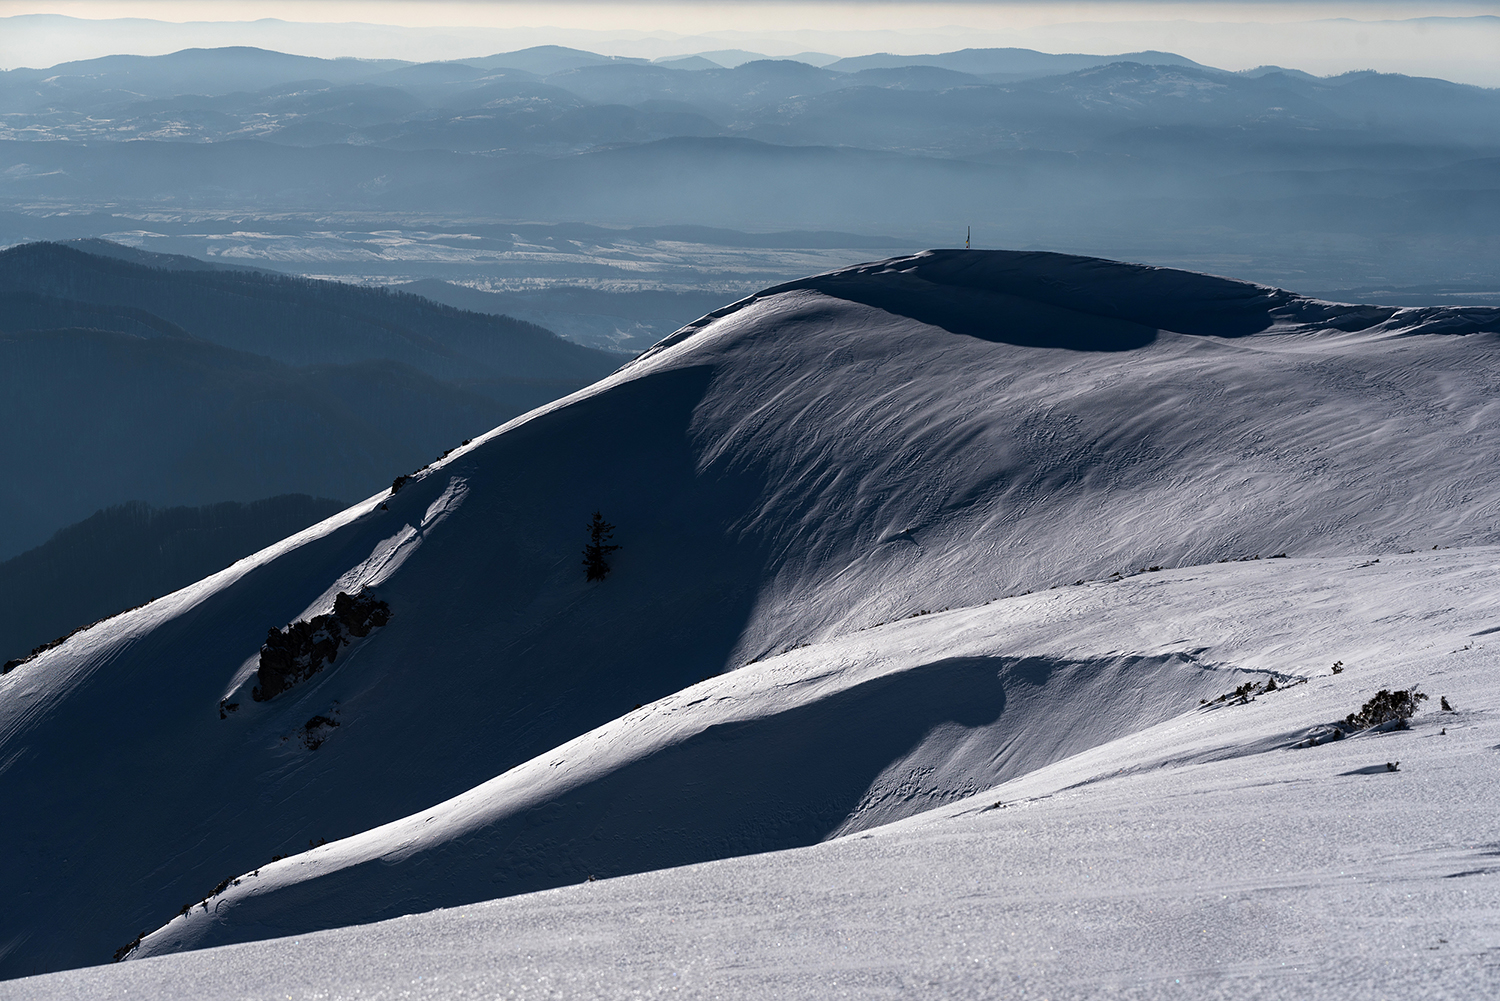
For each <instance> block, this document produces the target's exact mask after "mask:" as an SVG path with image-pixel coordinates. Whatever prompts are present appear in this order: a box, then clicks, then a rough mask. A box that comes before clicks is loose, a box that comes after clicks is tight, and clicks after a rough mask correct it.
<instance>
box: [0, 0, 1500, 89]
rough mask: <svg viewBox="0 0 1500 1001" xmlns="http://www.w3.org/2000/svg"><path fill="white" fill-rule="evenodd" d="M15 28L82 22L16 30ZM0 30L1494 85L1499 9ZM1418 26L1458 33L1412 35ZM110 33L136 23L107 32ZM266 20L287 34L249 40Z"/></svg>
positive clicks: (4, 1)
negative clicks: (1279, 73) (1190, 68)
mask: <svg viewBox="0 0 1500 1001" xmlns="http://www.w3.org/2000/svg"><path fill="white" fill-rule="evenodd" d="M28 14H64V15H68V16H69V17H71V18H83V19H89V20H81V21H78V20H73V21H58V20H57V19H36V18H27V17H20V18H16V15H28ZM1477 15H1491V17H1486V18H1485V19H1484V20H1482V21H1476V20H1474V18H1475V17H1476V16H1477ZM0 17H10V18H14V19H12V20H9V21H0V68H10V67H15V66H51V65H54V64H56V63H59V62H62V61H64V60H68V59H84V58H91V57H94V56H101V55H107V54H112V53H120V52H130V53H138V54H143V55H153V54H159V53H162V52H170V51H174V50H176V49H181V48H187V47H190V46H215V45H256V46H260V47H262V48H271V49H278V50H280V51H285V52H296V53H300V54H303V55H318V56H365V57H382V58H402V59H413V60H426V59H452V58H463V57H466V56H478V55H484V54H488V53H493V52H504V51H509V50H512V49H518V48H524V47H527V46H531V45H540V44H559V45H571V46H575V47H578V48H586V49H591V50H593V51H596V52H604V53H608V54H611V55H627V56H643V57H646V58H657V57H664V56H674V55H683V54H687V53H691V52H702V51H714V50H721V49H730V48H738V49H747V50H751V51H755V52H760V53H764V54H767V55H772V56H788V55H795V54H798V53H804V52H824V53H831V54H833V55H838V56H846V55H858V54H862V53H867V52H882V51H883V52H904V53H919V52H942V51H951V50H953V49H959V48H968V47H985V46H1008V45H1014V46H1020V47H1024V48H1033V49H1040V50H1042V51H1045V52H1089V53H1098V54H1114V53H1124V52H1134V51H1140V50H1143V49H1158V50H1165V51H1172V52H1178V53H1180V54H1182V55H1185V56H1188V57H1190V58H1193V59H1196V60H1198V61H1200V62H1204V63H1208V64H1210V65H1213V66H1219V67H1222V68H1224V69H1246V68H1249V67H1254V66H1259V65H1265V64H1276V65H1281V66H1290V67H1295V68H1298V69H1303V70H1307V71H1308V72H1312V73H1319V74H1331V73H1340V72H1345V71H1347V70H1353V69H1378V70H1382V71H1387V72H1400V73H1408V74H1413V75H1422V76H1442V77H1445V78H1447V79H1451V80H1459V81H1462V82H1467V83H1477V84H1482V85H1484V86H1490V87H1494V86H1500V0H1404V2H1396V0H1369V2H1357V3H1351V2H1347V0H1181V2H1171V0H1165V2H1163V0H1149V2H1138V0H1030V2H1017V0H811V2H786V0H773V2H750V0H665V2H656V3H642V2H629V0H615V2H609V0H603V2H601V0H555V2H552V3H538V2H534V0H0ZM1430 17H1449V18H1462V19H1465V20H1458V21H1419V20H1414V19H1418V18H1430ZM115 18H138V19H141V18H143V19H150V20H146V21H135V22H121V21H117V20H105V19H115ZM263 18H278V19H281V20H282V21H286V22H301V26H298V25H294V24H285V23H277V22H267V21H259V23H252V22H256V21H257V19H263ZM1337 19H1344V20H1337ZM167 22H173V23H167ZM309 22H317V23H309ZM351 22H360V25H358V26H356V25H352V24H351ZM1293 22H1300V23H1296V24H1293ZM378 26H385V27H378ZM391 26H404V27H391Z"/></svg>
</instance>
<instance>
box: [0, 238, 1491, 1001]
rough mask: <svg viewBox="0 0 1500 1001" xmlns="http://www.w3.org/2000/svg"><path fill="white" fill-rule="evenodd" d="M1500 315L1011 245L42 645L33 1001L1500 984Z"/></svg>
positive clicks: (663, 381) (798, 297)
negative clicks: (281, 638) (599, 532)
mask: <svg viewBox="0 0 1500 1001" xmlns="http://www.w3.org/2000/svg"><path fill="white" fill-rule="evenodd" d="M1497 334H1500V311H1496V310H1487V309H1478V308H1470V309H1441V308H1421V309H1400V310H1398V309H1394V308H1389V307H1372V306H1343V305H1337V304H1330V303H1323V302H1317V301H1312V300H1307V299H1302V298H1299V297H1297V296H1294V295H1292V294H1290V293H1286V292H1281V291H1278V290H1274V289H1269V288H1265V287H1262V286H1255V285H1248V284H1244V283H1240V282H1234V281H1230V280H1226V279H1219V278H1212V277H1208V276H1203V275H1196V274H1189V273H1185V272H1175V271H1167V270H1162V269H1151V268H1142V267H1136V266H1129V265H1121V264H1114V263H1111V262H1104V261H1097V260H1092V259H1086V258H1072V257H1065V256H1061V255H1053V254H1008V253H984V252H977V251H976V252H935V253H930V254H924V255H919V256H917V257H914V258H904V259H897V260H892V261H886V262H881V263H879V264H874V265H867V266H863V267H860V268H853V269H847V270H844V271H840V272H834V273H831V274H828V275H822V276H818V277H815V278H810V279H805V280H802V281H799V282H794V283H790V284H788V285H784V286H778V287H776V288H773V289H769V290H767V291H766V292H763V293H761V294H759V295H757V296H753V297H751V298H749V299H746V300H743V301H741V302H739V303H736V304H734V305H733V306H730V307H726V308H725V309H723V310H720V311H718V312H717V313H715V314H712V315H710V316H708V317H705V318H704V319H703V320H701V321H699V322H697V323H695V324H693V325H691V326H690V327H688V328H685V329H684V330H683V331H680V332H679V333H677V334H675V335H673V336H672V337H670V338H668V339H666V340H665V341H663V342H661V343H660V344H659V345H658V346H657V347H655V348H653V349H652V350H651V351H650V352H648V353H647V354H646V355H645V356H643V357H641V358H640V359H637V360H636V361H634V362H632V363H630V364H628V365H627V366H625V367H624V368H623V369H621V370H620V371H619V372H617V373H615V374H614V375H612V376H610V377H609V378H607V379H605V380H604V381H602V382H600V383H598V384H596V385H595V386H593V387H590V388H589V389H587V390H585V391H583V392H581V393H578V394H576V395H574V396H573V397H570V398H567V399H565V400H562V401H559V402H558V403H555V404H552V405H550V406H548V407H545V408H543V409H541V410H538V411H535V412H533V413H532V414H529V415H527V416H525V417H523V418H520V419H518V420H516V421H514V422H512V423H511V424H508V425H506V426H504V427H502V428H499V429H497V430H496V431H494V432H492V433H490V434H488V435H485V436H483V437H481V438H479V439H476V440H475V441H473V442H471V443H469V444H466V445H464V446H462V447H460V448H458V449H456V450H455V451H453V452H452V453H451V454H449V455H448V456H446V457H445V458H444V459H442V460H440V461H439V462H437V463H434V464H433V465H432V466H429V467H427V468H425V469H423V470H421V471H418V472H417V473H416V474H415V475H414V476H412V477H411V478H410V479H408V480H405V481H403V482H401V484H400V486H399V489H396V490H394V491H393V492H386V493H382V494H381V495H378V496H376V497H373V498H371V499H369V500H368V501H366V502H364V503H362V504H359V505H356V506H355V507H353V508H351V509H349V510H348V511H346V512H344V513H343V514H340V515H338V516H336V517H334V518H331V519H329V520H328V521H326V522H324V523H322V524H320V525H318V526H315V527H313V528H311V529H309V530H307V531H306V532H303V533H301V534H300V535H298V536H295V537H293V538H291V539H288V540H286V541H285V542H283V543H280V544H278V545H277V546H273V547H272V548H270V549H268V550H265V551H264V552H262V553H260V554H257V555H256V556H253V557H250V558H248V559H246V560H243V561H241V562H240V563H237V564H235V565H234V566H233V567H230V568H228V569H226V570H225V571H223V572H221V573H219V574H217V575H215V576H213V577H210V578H208V579H206V580H204V581H202V582H200V583H199V584H196V585H193V586H192V587H189V588H186V589H184V590H183V591H179V592H177V593H175V594H173V595H169V596H167V597H165V598H162V599H159V600H157V601H155V602H153V603H151V604H150V605H147V606H145V607H143V608H140V609H137V610H134V611H132V612H129V613H126V614H124V615H121V616H118V617H116V618H114V619H111V620H108V621H107V622H104V623H101V624H98V625H96V626H94V627H92V628H90V629H87V630H85V631H83V632H80V633H78V634H76V635H74V636H73V637H71V638H70V639H69V640H67V641H66V642H65V643H63V644H61V645H59V646H57V647H55V648H53V649H51V650H48V651H46V652H44V653H42V654H40V655H39V656H37V657H36V658H35V659H33V660H30V661H28V662H26V663H23V664H21V665H19V666H17V667H15V668H14V669H13V670H12V671H11V672H9V673H8V674H6V675H5V676H4V677H3V678H0V803H4V804H5V805H6V809H5V817H6V823H5V832H6V839H7V845H6V851H5V852H4V853H3V854H0V900H3V901H5V905H6V906H5V907H4V908H3V909H0V974H3V975H6V976H9V977H13V978H14V977H28V979H20V980H8V981H5V982H0V998H11V997H15V998H74V997H83V998H95V997H98V998H106V997H108V998H113V997H125V996H142V995H144V996H152V997H169V998H178V997H181V998H189V997H202V996H214V997H245V998H273V997H275V998H281V997H294V998H303V997H309V998H310V997H326V998H354V997H392V998H395V997H434V998H460V997H463V998H467V997H508V996H518V997H553V996H570V997H584V996H632V995H635V994H642V995H651V994H656V993H668V992H672V993H678V994H684V995H687V996H702V997H719V996H738V997H759V996H777V997H781V996H787V997H809V998H812V997H838V996H850V997H871V996H877V997H878V996H912V997H922V996H952V997H1023V996H1036V997H1054V998H1055V997H1081V996H1091V995H1106V994H1107V995H1112V996H1114V995H1118V996H1143V997H1157V996H1162V997H1166V996H1171V997H1193V998H1198V997H1212V996H1224V997H1235V998H1243V997H1256V996H1266V997H1288V998H1293V997H1295V998H1305V997H1316V996H1329V997H1333V996H1339V997H1343V996H1348V995H1349V993H1350V992H1351V991H1357V992H1359V994H1360V995H1362V996H1393V997H1398V996H1399V997H1416V996H1432V997H1486V996H1491V995H1493V994H1494V993H1495V991H1496V989H1497V988H1500V821H1497V819H1496V818H1497V812H1496V809H1495V805H1494V804H1495V803H1496V802H1500V750H1497V748H1500V717H1497V716H1496V710H1497V707H1500V700H1497V696H1496V680H1497V671H1496V668H1497V663H1496V654H1495V652H1494V651H1495V650H1500V647H1491V645H1490V642H1489V641H1490V639H1491V638H1492V636H1494V635H1495V634H1497V632H1500V586H1497V582H1500V546H1497V543H1500V511H1497V505H1500V482H1497V480H1496V477H1495V476H1494V471H1495V470H1494V464H1495V463H1494V456H1495V452H1494V448H1495V446H1494V442H1495V440H1496V431H1497V425H1500V404H1497V403H1496V402H1495V401H1496V399H1497V393H1496V388H1497V384H1500V343H1497V338H1496V335H1497ZM595 510H598V511H601V512H602V513H603V514H604V516H605V517H606V518H607V519H608V520H609V521H611V522H613V523H614V524H616V525H617V526H618V529H617V531H616V534H615V539H614V541H615V542H617V543H618V544H620V545H621V547H622V548H621V549H620V550H619V551H618V552H617V553H615V554H613V556H612V557H611V563H612V572H611V573H610V575H609V576H608V578H607V579H606V580H604V581H603V582H599V583H589V582H587V581H585V579H584V573H583V567H582V565H581V564H580V550H581V548H582V546H583V544H584V543H585V542H586V541H587V535H586V527H587V525H588V521H589V518H590V516H591V515H592V513H593V512H594V511H595ZM1252 557H1259V558H1254V559H1252ZM341 592H342V593H346V594H352V595H359V594H363V595H365V596H366V598H367V599H369V600H367V601H364V602H363V603H351V602H350V601H349V600H347V599H345V600H342V601H336V599H337V596H338V595H339V594H340V593H341ZM379 603H384V604H383V606H380V607H383V608H385V609H388V620H387V619H386V618H385V617H384V615H385V613H383V612H382V613H380V614H379V615H375V614H374V612H372V609H376V608H377V605H378V604H379ZM336 605H337V608H336ZM356 605H357V606H358V609H359V611H358V613H357V614H356V613H355V612H351V611H350V609H351V608H355V607H356ZM335 613H336V614H335ZM339 616H342V617H343V618H339ZM298 621H303V622H307V621H312V622H313V624H312V626H309V627H302V628H303V632H306V633H308V634H310V635H313V636H314V637H315V638H316V637H320V636H325V635H330V634H333V633H338V632H339V631H340V630H342V635H344V636H345V638H346V642H347V645H343V646H340V647H338V649H337V652H336V655H335V657H334V659H333V661H332V662H331V663H323V662H321V661H318V660H317V658H316V656H313V657H312V658H311V659H308V658H304V659H303V660H302V661H297V662H296V664H297V665H300V667H299V668H298V670H300V671H301V672H302V673H297V672H296V671H294V672H293V673H292V674H290V675H287V677H290V678H291V680H290V682H288V683H286V684H285V687H284V690H281V689H282V685H283V682H282V681H281V680H278V681H276V682H275V683H274V684H271V685H269V687H268V688H267V689H266V691H274V692H276V694H274V695H273V697H270V698H268V699H266V700H265V701H259V700H257V699H256V698H255V694H256V692H257V688H258V686H259V685H260V684H261V682H262V681H264V680H265V678H266V677H267V675H265V673H264V671H263V672H262V676H261V677H260V678H258V677H257V669H258V667H259V666H260V648H261V644H262V643H263V642H264V641H265V639H266V632H267V629H268V628H277V629H280V628H283V627H287V626H288V625H289V624H292V623H295V622H298ZM339 622H344V625H342V626H340V625H339V624H338V623H339ZM349 623H353V624H352V625H351V624H349ZM381 623H383V624H381ZM318 630H322V632H319V631H318ZM293 633H296V630H295V629H294V630H293ZM309 649H310V648H309ZM319 663H322V668H321V670H312V668H311V667H309V666H308V665H309V664H311V665H312V666H313V667H316V666H317V665H318V664H319ZM1335 664H1337V665H1338V670H1337V673H1336V672H1335V669H1334V665H1335ZM279 678H281V675H278V679H279ZM1273 680H1274V686H1272V685H1270V684H1269V683H1270V682H1272V681H1273ZM1268 687H1269V688H1270V689H1271V690H1267V688H1268ZM1413 688H1415V689H1420V690H1421V692H1423V693H1424V694H1426V695H1427V696H1429V698H1428V699H1427V700H1426V701H1425V702H1422V703H1420V705H1419V708H1418V711H1417V713H1416V715H1415V716H1414V717H1413V718H1412V720H1411V725H1410V728H1408V729H1390V728H1388V727H1374V728H1368V727H1364V726H1362V725H1361V724H1360V722H1359V721H1355V722H1350V721H1348V720H1346V717H1348V716H1350V715H1351V714H1358V713H1360V712H1361V710H1362V707H1363V706H1364V705H1365V704H1366V703H1367V702H1368V701H1369V700H1371V699H1372V698H1373V697H1375V696H1376V694H1377V692H1379V691H1381V690H1387V691H1411V690H1412V689H1413ZM1237 690H1238V691H1237ZM260 694H265V692H264V691H262V692H261V693H260ZM1445 702H1446V707H1445V704H1444V703H1445ZM325 841H326V843H324V842H325ZM310 845H312V847H309V846H310ZM273 855H275V856H285V857H283V858H280V859H279V860H277V861H274V862H273V861H272V856H273ZM534 891H540V892H534ZM495 898H499V899H495ZM388 919H389V920H388ZM372 922H375V923H372ZM139 933H144V934H142V935H141V937H140V938H139V939H138V940H137V935H138V934H139ZM278 936H279V937H278ZM215 946H222V948H209V947H215ZM117 950H118V954H119V955H121V956H122V957H124V958H126V959H127V960H128V961H127V962H124V963H122V964H120V965H118V966H99V965H96V964H103V963H108V961H109V960H110V959H111V957H112V955H115V954H116V951H117ZM73 967H87V968H84V969H69V968H73ZM59 970H61V971H64V972H51V971H59ZM31 974H47V975H45V976H40V977H29V975H31Z"/></svg>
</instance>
